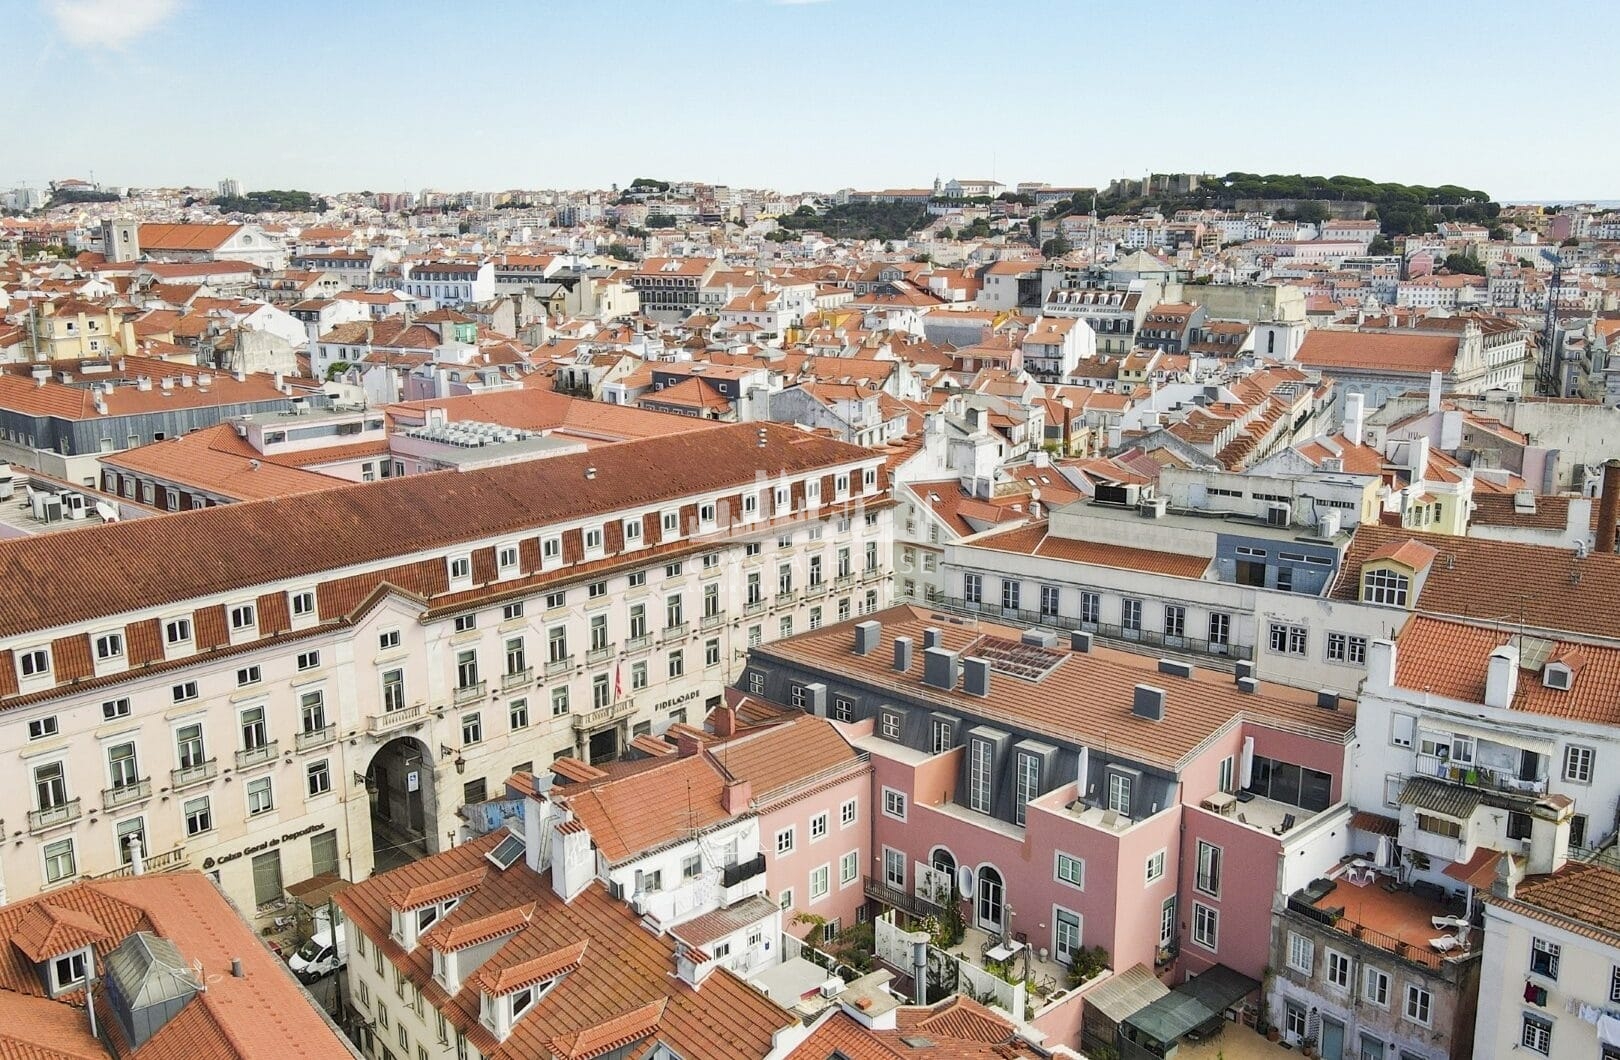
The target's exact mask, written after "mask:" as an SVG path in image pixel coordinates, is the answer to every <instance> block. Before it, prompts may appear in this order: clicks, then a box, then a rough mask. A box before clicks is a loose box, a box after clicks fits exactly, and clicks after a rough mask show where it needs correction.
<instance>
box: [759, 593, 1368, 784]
mask: <svg viewBox="0 0 1620 1060" xmlns="http://www.w3.org/2000/svg"><path fill="white" fill-rule="evenodd" d="M855 621H856V620H851V621H848V622H841V623H839V624H837V625H834V626H827V627H823V628H822V629H820V630H817V631H815V632H811V633H804V634H801V635H799V636H796V637H793V638H791V639H788V640H784V641H778V642H776V643H774V644H766V645H763V646H761V647H756V648H754V649H753V654H754V655H757V656H759V657H761V658H763V659H766V660H770V659H781V660H784V661H787V662H790V663H792V664H795V665H798V666H803V667H810V668H813V669H815V670H816V671H818V672H820V673H823V674H827V675H829V680H831V681H837V682H857V683H858V682H862V681H873V682H875V683H880V684H879V687H882V688H885V689H896V688H898V689H901V690H903V691H904V692H905V693H907V694H908V695H910V696H912V697H913V698H915V699H917V700H919V701H922V702H925V703H927V702H934V703H942V704H947V705H949V706H951V707H952V708H954V709H957V710H960V711H961V712H963V713H965V714H968V715H972V716H977V717H984V718H991V719H996V718H1001V719H1007V720H1008V722H1009V723H1012V724H1017V725H1020V726H1026V727H1030V728H1033V729H1035V730H1037V731H1042V732H1049V733H1053V734H1054V735H1055V734H1059V733H1061V734H1062V735H1063V736H1064V737H1066V738H1069V739H1074V740H1077V741H1079V742H1081V743H1084V744H1087V745H1100V744H1101V743H1102V742H1103V741H1105V740H1106V741H1107V743H1108V746H1109V748H1110V749H1111V750H1117V751H1119V752H1120V753H1121V754H1126V755H1130V756H1132V757H1134V758H1136V759H1137V760H1139V761H1143V762H1147V763H1156V764H1160V765H1163V766H1164V767H1166V768H1171V769H1176V768H1180V762H1181V760H1182V759H1183V758H1184V757H1185V756H1187V755H1188V754H1190V753H1192V752H1193V751H1195V750H1196V749H1197V748H1198V747H1199V746H1200V745H1201V744H1202V742H1203V741H1204V740H1205V739H1207V738H1209V737H1210V736H1211V735H1213V734H1214V733H1216V732H1218V731H1221V730H1224V729H1225V728H1226V727H1227V726H1229V725H1231V724H1234V723H1235V722H1240V721H1247V722H1250V723H1252V724H1256V725H1262V726H1272V727H1280V728H1283V729H1286V730H1288V731H1293V732H1299V733H1301V734H1303V735H1305V736H1307V737H1308V738H1311V739H1319V740H1325V741H1329V742H1331V743H1334V744H1339V743H1343V742H1345V741H1348V740H1350V739H1352V738H1353V737H1354V734H1355V710H1354V706H1353V704H1344V705H1341V707H1340V709H1339V710H1337V711H1331V710H1323V709H1322V708H1320V707H1318V706H1316V696H1315V694H1314V693H1310V692H1306V691H1304V690H1301V689H1297V688H1289V687H1286V686H1283V685H1273V684H1269V683H1265V684H1262V685H1261V691H1260V692H1259V693H1244V692H1240V691H1238V688H1237V686H1236V684H1235V683H1234V682H1233V681H1232V678H1231V675H1230V674H1223V673H1219V672H1216V671H1212V670H1207V669H1197V670H1195V671H1194V674H1193V676H1192V677H1177V676H1175V675H1171V674H1161V673H1159V672H1158V664H1157V661H1156V660H1154V659H1152V658H1149V657H1147V656H1143V655H1135V654H1132V653H1129V652H1123V651H1116V650H1113V649H1109V648H1103V647H1098V646H1094V647H1093V648H1092V650H1091V651H1090V652H1089V653H1079V652H1070V651H1067V650H1059V651H1055V652H1054V655H1055V656H1056V661H1055V663H1054V665H1053V668H1052V669H1051V670H1050V671H1049V672H1047V674H1046V675H1045V676H1044V677H1043V678H1041V680H1040V681H1039V682H1034V683H1032V682H1029V681H1024V680H1020V679H1018V678H1015V677H1012V676H1010V675H1008V674H1005V673H1000V672H994V673H993V674H992V677H991V681H990V694H989V695H988V696H974V695H969V694H967V693H966V692H961V691H945V690H941V689H937V688H934V687H932V686H929V685H925V684H924V683H923V681H922V670H923V663H922V660H921V658H917V659H916V660H915V661H914V662H913V664H912V667H911V669H910V670H909V671H908V672H906V673H904V674H899V673H896V672H894V670H893V659H894V639H895V637H898V636H908V637H911V638H912V640H913V642H914V643H921V642H922V635H923V631H924V630H925V629H927V628H937V629H938V630H939V631H940V638H941V643H942V645H943V646H944V647H945V648H946V649H947V650H949V651H954V652H958V653H960V654H961V655H963V656H964V657H966V656H972V655H973V654H974V652H975V651H976V650H980V649H982V648H985V647H988V646H991V642H992V641H994V640H1010V641H1012V642H1014V643H1017V642H1018V640H1019V637H1020V636H1021V635H1022V631H1021V630H1015V629H1010V628H1007V627H1004V626H1000V625H995V624H992V623H990V622H986V621H982V620H981V621H979V622H978V624H977V627H976V628H974V627H969V626H959V625H955V624H953V623H951V622H950V621H948V620H947V619H945V618H944V617H942V616H937V615H935V614H933V613H932V612H930V611H928V610H925V609H922V608H912V607H894V608H890V609H889V610H887V611H882V612H879V613H877V614H876V615H872V616H868V618H867V619H865V621H876V622H879V623H880V624H881V626H882V630H881V634H880V641H881V643H880V644H879V645H878V648H877V650H875V651H874V652H872V653H871V654H870V655H857V654H855V652H854V650H853V645H854V639H855V638H854V629H855ZM920 654H921V653H920V652H919V653H918V655H920ZM1144 681H1145V682H1147V683H1149V684H1152V685H1154V686H1155V687H1158V688H1162V689H1164V690H1165V693H1166V697H1165V714H1164V718H1163V720H1161V721H1150V720H1148V719H1146V718H1142V717H1138V716H1136V715H1135V714H1133V713H1132V712H1131V703H1132V698H1133V690H1134V688H1135V686H1136V685H1137V684H1140V683H1142V682H1144ZM891 694H892V693H891Z"/></svg>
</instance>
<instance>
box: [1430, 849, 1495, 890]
mask: <svg viewBox="0 0 1620 1060" xmlns="http://www.w3.org/2000/svg"><path fill="white" fill-rule="evenodd" d="M1502 857H1503V854H1502V852H1501V851H1500V850H1492V849H1491V848H1490V847H1480V848H1479V849H1478V850H1476V851H1474V856H1473V857H1471V858H1469V859H1468V860H1467V861H1464V862H1452V863H1451V864H1450V865H1447V866H1446V867H1445V869H1444V870H1442V871H1444V872H1445V874H1446V875H1447V876H1450V877H1451V878H1452V879H1454V880H1456V881H1457V882H1458V883H1466V884H1467V885H1468V886H1470V887H1472V888H1473V889H1474V890H1476V891H1482V890H1489V889H1490V886H1491V884H1492V883H1494V882H1495V881H1496V866H1497V865H1498V864H1499V863H1500V862H1501V860H1502Z"/></svg>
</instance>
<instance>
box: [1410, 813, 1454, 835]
mask: <svg viewBox="0 0 1620 1060" xmlns="http://www.w3.org/2000/svg"><path fill="white" fill-rule="evenodd" d="M1417 826H1418V831H1420V832H1428V833H1429V834H1430V835H1443V836H1446V837H1447V838H1450V839H1461V838H1462V825H1460V824H1458V823H1457V822H1456V821H1448V820H1447V819H1446V818H1444V817H1435V816H1434V815H1432V814H1427V813H1420V814H1418V815H1417Z"/></svg>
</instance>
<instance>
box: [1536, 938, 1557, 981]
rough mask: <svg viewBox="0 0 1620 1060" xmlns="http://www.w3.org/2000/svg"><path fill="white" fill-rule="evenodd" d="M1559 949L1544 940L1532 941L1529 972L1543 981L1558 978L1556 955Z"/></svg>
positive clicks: (1552, 943) (1555, 944)
mask: <svg viewBox="0 0 1620 1060" xmlns="http://www.w3.org/2000/svg"><path fill="white" fill-rule="evenodd" d="M1559 950H1560V947H1559V945H1558V943H1556V942H1548V941H1547V940H1546V939H1532V940H1531V942H1530V970H1531V971H1532V972H1534V973H1535V974H1536V975H1539V976H1541V977H1542V978H1543V979H1557V978H1558V954H1559Z"/></svg>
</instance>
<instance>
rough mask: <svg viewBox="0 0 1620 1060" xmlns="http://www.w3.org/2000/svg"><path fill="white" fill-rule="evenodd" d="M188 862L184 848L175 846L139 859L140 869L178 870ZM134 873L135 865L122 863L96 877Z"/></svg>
mask: <svg viewBox="0 0 1620 1060" xmlns="http://www.w3.org/2000/svg"><path fill="white" fill-rule="evenodd" d="M189 864H191V859H190V858H189V857H187V856H186V848H185V847H175V848H174V849H173V850H165V851H164V852H163V853H161V854H148V855H147V856H146V857H145V858H143V859H142V861H141V871H142V872H178V871H179V870H181V869H183V868H185V867H186V866H187V865H189ZM134 873H135V867H134V866H133V865H129V864H124V865H120V866H118V867H117V868H116V869H113V870H112V871H111V872H104V873H102V874H101V875H100V876H98V877H96V878H97V879H102V880H106V879H116V878H117V877H119V876H132V875H134Z"/></svg>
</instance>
